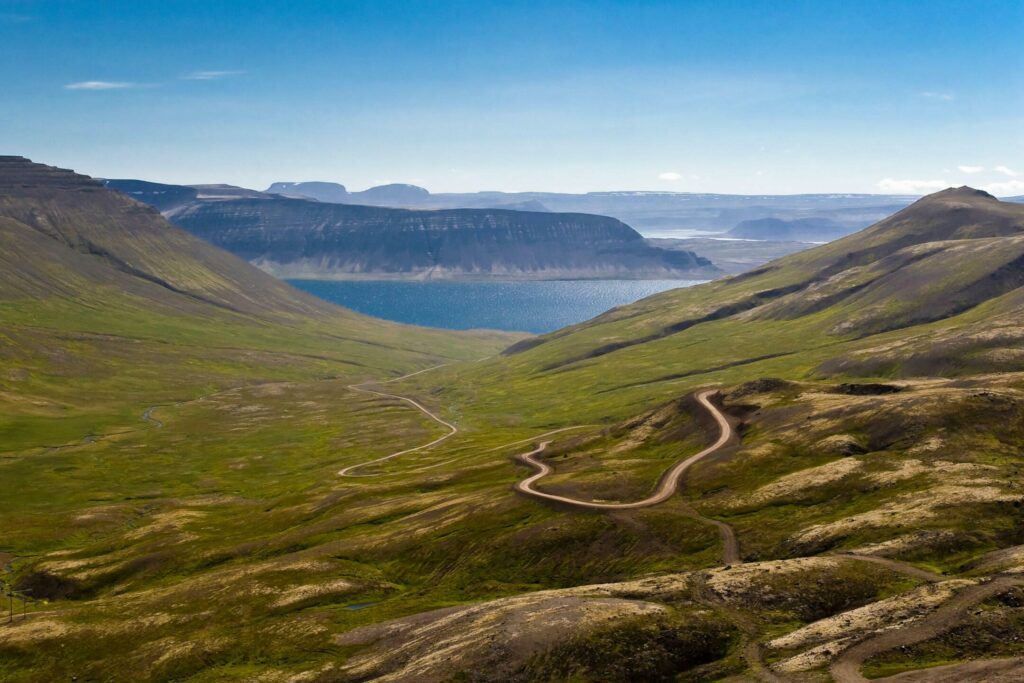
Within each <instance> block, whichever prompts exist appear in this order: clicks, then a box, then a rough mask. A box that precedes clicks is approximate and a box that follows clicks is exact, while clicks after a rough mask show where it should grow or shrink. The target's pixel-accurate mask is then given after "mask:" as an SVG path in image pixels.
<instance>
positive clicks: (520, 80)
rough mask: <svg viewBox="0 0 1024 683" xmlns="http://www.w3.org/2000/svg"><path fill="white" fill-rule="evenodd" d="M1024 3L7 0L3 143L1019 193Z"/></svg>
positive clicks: (326, 168)
mask: <svg viewBox="0 0 1024 683" xmlns="http://www.w3.org/2000/svg"><path fill="white" fill-rule="evenodd" d="M1022 46H1024V2H1021V1H1020V0H1007V1H1000V0H990V1H987V2H976V1H975V2H944V1H941V0H932V1H925V0H920V1H916V2H899V1H895V0H894V1H889V2H829V1H827V0H818V1H816V2H786V1H781V0H780V1H777V2H759V1H756V0H749V1H744V2H730V1H728V0H717V1H707V2H705V1H685V0H677V1H676V2H599V1H591V2H558V1H557V0H554V1H551V2H517V1H515V0H506V1H504V2H486V1H480V0H477V1H475V2H444V1H443V0H435V1H433V2H412V1H410V2H384V1H382V0H378V1H377V2H344V1H340V2H302V1H301V0H293V1H292V2H279V3H270V2H256V1H251V2H230V1H210V0H205V1H203V2H190V1H188V0H179V1H177V2H147V1H144V0H143V1H138V0H137V1H136V2H120V1H116V0H106V1H104V2H86V1H72V0H66V1H57V0H35V1H34V0H24V1H22V0H0V64H2V67H0V88H2V92H3V106H2V107H0V152H2V153H8V154H22V155H24V156H29V157H31V158H33V159H35V160H38V161H43V162H46V163H52V164H56V165H61V166H65V167H71V168H75V169H76V170H79V171H82V172H85V173H89V174H92V175H96V176H106V177H137V178H145V179H150V180H159V181H165V182H181V183H185V182H188V183H199V182H230V183H234V184H239V185H244V186H248V187H255V188H258V189H262V188H264V187H265V186H267V185H268V184H269V183H271V182H272V181H276V180H334V181H338V182H342V183H344V184H345V185H347V186H348V187H349V188H350V189H362V188H365V187H367V186H370V185H374V184H380V183H384V182H413V183H416V184H420V185H423V186H425V187H427V188H429V189H431V190H432V191H473V190H488V189H495V190H513V191H514V190H550V191H567V192H579V191H590V190H626V189H630V190H635V189H645V190H675V191H696V192H741V193H794V192H883V191H892V192H919V193H920V192H928V191H931V190H933V189H936V188H939V187H941V186H946V185H961V184H970V185H974V186H979V187H985V188H988V189H990V190H993V191H995V192H996V193H998V194H1003V195H1011V194H1024V47H1022Z"/></svg>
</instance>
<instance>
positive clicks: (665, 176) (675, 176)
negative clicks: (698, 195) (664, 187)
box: [658, 171, 683, 180]
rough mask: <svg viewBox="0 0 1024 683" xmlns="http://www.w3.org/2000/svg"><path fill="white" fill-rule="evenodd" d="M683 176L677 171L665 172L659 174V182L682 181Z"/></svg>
mask: <svg viewBox="0 0 1024 683" xmlns="http://www.w3.org/2000/svg"><path fill="white" fill-rule="evenodd" d="M682 179H683V176H682V174H680V173H676V172H675V171H665V172H664V173H659V174H658V180H682Z"/></svg>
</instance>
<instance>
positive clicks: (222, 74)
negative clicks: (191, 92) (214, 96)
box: [181, 71, 245, 81]
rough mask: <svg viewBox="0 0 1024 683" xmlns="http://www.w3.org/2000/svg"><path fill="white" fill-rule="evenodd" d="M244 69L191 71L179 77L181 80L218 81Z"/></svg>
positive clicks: (236, 74) (237, 73) (235, 74)
mask: <svg viewBox="0 0 1024 683" xmlns="http://www.w3.org/2000/svg"><path fill="white" fill-rule="evenodd" d="M244 73H245V72H244V71H193V72H192V73H188V74H185V75H184V76H182V77H181V80H183V81H219V80H221V79H222V78H228V77H230V76H238V75H239V74H244Z"/></svg>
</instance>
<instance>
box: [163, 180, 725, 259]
mask: <svg viewBox="0 0 1024 683" xmlns="http://www.w3.org/2000/svg"><path fill="white" fill-rule="evenodd" d="M167 215H168V217H169V218H170V219H171V220H172V221H174V222H175V223H176V224H178V225H180V226H182V227H184V228H185V229H187V230H189V231H190V232H192V233H193V234H195V235H198V236H200V237H202V238H203V239H206V240H208V241H210V242H212V243H214V244H216V245H218V246H221V247H223V248H225V249H227V250H229V251H231V252H233V253H235V254H237V255H239V256H241V257H242V258H244V259H246V260H248V261H250V262H251V263H254V264H256V265H258V266H260V267H261V268H263V269H264V270H267V271H268V272H271V273H273V274H275V275H278V276H280V277H293V278H328V279H330V278H338V279H344V278H353V277H366V278H381V277H395V278H398V277H402V278H465V277H469V278H525V279H577V278H645V277H646V278H673V277H680V278H708V277H714V276H715V275H717V274H719V271H718V270H717V269H716V268H715V267H714V266H713V265H712V264H711V262H710V261H708V260H707V259H704V258H701V257H699V256H697V255H696V254H693V253H692V252H685V251H669V250H665V249H659V248H656V247H652V246H650V245H648V244H647V243H646V242H645V241H644V239H643V238H642V237H641V236H640V235H639V233H637V232H636V231H635V230H633V229H632V228H630V227H629V226H628V225H626V224H624V223H622V222H621V221H618V220H616V219H614V218H608V217H606V216H593V215H588V214H567V213H542V212H526V211H513V210H503V209H450V210H443V211H413V210H407V209H389V208H382V207H372V206H358V205H347V204H328V203H323V202H315V201H309V200H304V199H294V198H287V197H260V198H250V199H237V200H221V201H196V202H192V203H189V204H186V205H183V206H179V207H177V208H175V209H173V210H171V211H169V212H168V214H167Z"/></svg>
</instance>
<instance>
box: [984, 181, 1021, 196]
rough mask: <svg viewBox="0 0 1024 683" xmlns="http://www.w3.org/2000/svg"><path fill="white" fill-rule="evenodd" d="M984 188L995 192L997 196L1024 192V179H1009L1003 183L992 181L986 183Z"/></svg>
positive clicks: (989, 191) (990, 192)
mask: <svg viewBox="0 0 1024 683" xmlns="http://www.w3.org/2000/svg"><path fill="white" fill-rule="evenodd" d="M984 189H985V191H986V192H988V193H989V194H994V195H996V196H997V197H1009V196H1012V195H1018V194H1024V180H1007V181H1005V182H1002V183H992V184H990V185H986V186H985V188H984Z"/></svg>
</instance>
